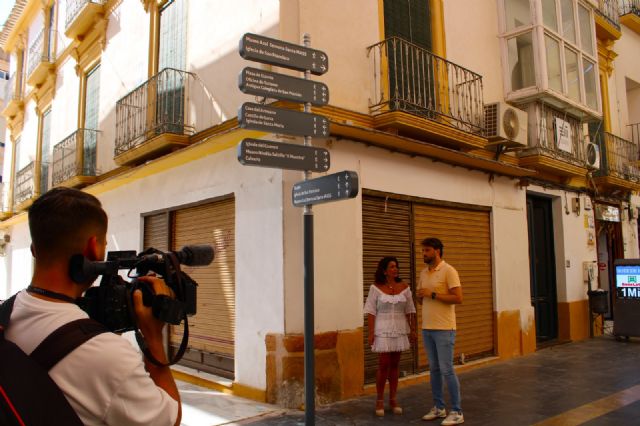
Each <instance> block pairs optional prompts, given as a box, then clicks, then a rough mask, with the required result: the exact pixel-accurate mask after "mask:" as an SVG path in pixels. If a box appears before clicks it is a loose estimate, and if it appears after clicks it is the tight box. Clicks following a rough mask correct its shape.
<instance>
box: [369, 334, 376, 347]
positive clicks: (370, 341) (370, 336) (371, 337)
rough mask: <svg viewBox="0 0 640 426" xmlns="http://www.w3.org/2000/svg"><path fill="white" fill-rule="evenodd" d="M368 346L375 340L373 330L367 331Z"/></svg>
mask: <svg viewBox="0 0 640 426" xmlns="http://www.w3.org/2000/svg"><path fill="white" fill-rule="evenodd" d="M368 340H369V346H373V341H374V340H375V335H374V334H373V332H371V331H370V332H369V339H368Z"/></svg>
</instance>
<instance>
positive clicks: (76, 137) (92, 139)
mask: <svg viewBox="0 0 640 426" xmlns="http://www.w3.org/2000/svg"><path fill="white" fill-rule="evenodd" d="M98 134H99V132H98V131H97V130H91V129H78V130H76V131H75V132H73V133H72V134H70V135H69V136H67V137H66V138H65V139H63V140H62V141H61V142H59V143H57V144H56V145H55V146H54V147H53V161H52V163H51V182H52V185H53V186H57V185H62V184H64V185H65V186H70V187H76V186H82V185H88V184H90V183H93V182H95V176H96V151H97V146H98ZM79 150H81V152H79Z"/></svg>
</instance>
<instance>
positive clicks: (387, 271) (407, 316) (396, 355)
mask: <svg viewBox="0 0 640 426" xmlns="http://www.w3.org/2000/svg"><path fill="white" fill-rule="evenodd" d="M364 313H365V314H367V321H368V325H369V335H368V339H369V345H370V346H371V351H372V352H375V353H377V354H378V372H377V374H376V391H377V395H378V397H377V400H376V415H377V416H380V417H382V416H384V388H385V385H386V382H387V380H389V405H390V407H391V410H392V411H393V413H394V414H402V408H401V407H400V406H399V405H398V402H397V401H396V392H397V390H398V378H399V373H400V371H399V369H400V354H401V353H402V351H405V350H407V349H409V348H410V347H411V343H410V341H409V339H411V341H414V340H415V337H416V333H415V321H414V320H413V315H414V314H415V313H416V308H415V306H414V304H413V297H412V296H411V288H410V287H409V285H408V284H406V283H403V282H402V280H401V279H400V276H399V269H398V259H396V258H395V257H391V256H388V257H383V258H382V259H380V261H379V262H378V269H377V270H376V275H375V284H374V285H372V286H371V287H370V288H369V295H368V296H367V301H366V302H365V305H364Z"/></svg>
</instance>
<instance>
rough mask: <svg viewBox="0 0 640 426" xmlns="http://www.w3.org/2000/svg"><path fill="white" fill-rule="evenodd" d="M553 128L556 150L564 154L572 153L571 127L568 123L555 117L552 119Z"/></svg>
mask: <svg viewBox="0 0 640 426" xmlns="http://www.w3.org/2000/svg"><path fill="white" fill-rule="evenodd" d="M553 127H554V130H555V137H556V145H557V147H558V149H561V150H563V151H566V152H573V148H572V143H571V126H570V125H569V122H568V121H565V120H563V119H561V118H558V117H555V118H554V119H553Z"/></svg>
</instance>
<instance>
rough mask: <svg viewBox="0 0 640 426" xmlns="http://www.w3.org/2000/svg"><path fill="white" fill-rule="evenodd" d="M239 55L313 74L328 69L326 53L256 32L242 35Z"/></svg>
mask: <svg viewBox="0 0 640 426" xmlns="http://www.w3.org/2000/svg"><path fill="white" fill-rule="evenodd" d="M240 56H242V57H243V58H244V59H247V60H249V61H256V62H262V63H263V64H271V65H277V66H281V67H285V68H290V69H294V70H298V71H310V72H311V74H315V75H322V74H324V73H325V72H327V71H328V70H329V57H328V56H327V54H326V53H324V52H321V51H320V50H315V49H310V48H308V47H304V46H300V45H297V44H292V43H287V42H286V41H282V40H276V39H274V38H268V37H264V36H261V35H258V34H249V33H247V34H245V35H244V36H242V39H240Z"/></svg>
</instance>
